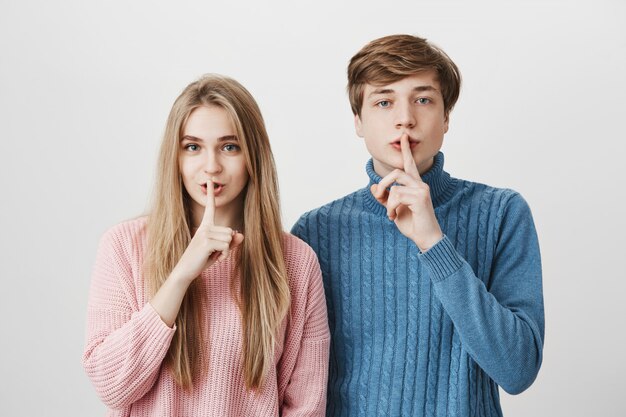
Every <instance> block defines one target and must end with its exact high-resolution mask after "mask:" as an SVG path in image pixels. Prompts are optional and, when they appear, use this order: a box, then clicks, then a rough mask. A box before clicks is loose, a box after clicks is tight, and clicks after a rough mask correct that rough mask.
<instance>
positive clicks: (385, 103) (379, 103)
mask: <svg viewBox="0 0 626 417" xmlns="http://www.w3.org/2000/svg"><path fill="white" fill-rule="evenodd" d="M377 105H378V107H382V108H385V107H389V106H390V105H391V103H390V102H389V101H388V100H382V101H379V102H378V103H377Z"/></svg>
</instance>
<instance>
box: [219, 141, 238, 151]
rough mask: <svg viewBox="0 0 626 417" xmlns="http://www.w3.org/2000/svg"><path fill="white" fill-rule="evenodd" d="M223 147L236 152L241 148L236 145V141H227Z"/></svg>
mask: <svg viewBox="0 0 626 417" xmlns="http://www.w3.org/2000/svg"><path fill="white" fill-rule="evenodd" d="M222 149H223V150H225V151H226V152H236V151H238V150H239V146H237V145H235V144H234V143H227V144H226V145H224V147H223V148H222Z"/></svg>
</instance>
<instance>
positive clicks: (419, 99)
mask: <svg viewBox="0 0 626 417" xmlns="http://www.w3.org/2000/svg"><path fill="white" fill-rule="evenodd" d="M417 102H418V103H419V104H428V103H430V99H429V98H425V97H420V98H418V99H417Z"/></svg>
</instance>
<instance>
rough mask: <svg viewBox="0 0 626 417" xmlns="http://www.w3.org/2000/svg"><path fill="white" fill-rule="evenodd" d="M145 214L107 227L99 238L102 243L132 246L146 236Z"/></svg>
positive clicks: (146, 220)
mask: <svg viewBox="0 0 626 417" xmlns="http://www.w3.org/2000/svg"><path fill="white" fill-rule="evenodd" d="M147 222H148V217H147V216H141V217H136V218H134V219H130V220H125V221H123V222H120V223H118V224H116V225H114V226H111V227H109V228H108V229H107V230H106V231H105V232H104V234H103V235H102V238H101V243H102V244H108V245H112V246H117V247H120V246H121V247H132V246H136V245H137V244H139V243H141V242H143V241H144V239H145V236H146V226H147Z"/></svg>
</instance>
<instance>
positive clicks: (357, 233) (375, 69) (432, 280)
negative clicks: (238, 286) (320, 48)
mask: <svg viewBox="0 0 626 417" xmlns="http://www.w3.org/2000/svg"><path fill="white" fill-rule="evenodd" d="M460 82H461V81H460V75H459V71H458V69H457V67H456V65H455V64H454V63H453V62H452V61H451V60H450V58H449V57H448V56H447V55H446V54H445V53H444V52H443V51H441V50H439V49H438V48H436V47H435V46H433V45H432V44H430V43H429V42H427V41H426V40H425V39H421V38H418V37H414V36H408V35H396V36H388V37H384V38H381V39H377V40H375V41H373V42H371V43H369V44H368V45H366V46H365V47H364V48H363V49H362V50H361V51H359V52H358V53H357V54H356V55H355V56H354V57H353V58H352V60H351V61H350V64H349V67H348V92H349V97H350V104H351V106H352V111H353V113H354V115H355V126H356V131H357V134H358V135H359V136H360V137H362V138H363V139H364V141H365V146H366V147H367V149H368V151H369V153H370V154H371V156H372V159H371V160H370V161H369V162H368V163H367V165H366V172H367V175H368V176H369V185H368V186H366V187H365V188H363V189H360V190H358V191H356V192H354V193H352V194H349V195H347V196H345V197H343V198H341V199H339V200H337V201H334V202H332V203H329V204H327V205H325V206H323V207H320V208H318V209H316V210H313V211H311V212H308V213H306V214H304V215H303V216H302V217H301V218H300V219H299V220H298V222H297V223H296V224H295V226H294V227H293V231H292V232H293V233H294V234H295V235H297V236H299V237H300V238H302V239H303V240H305V241H306V242H308V243H309V244H310V245H311V246H312V247H313V249H314V250H315V251H316V253H317V255H318V257H319V261H320V264H321V267H322V274H323V276H324V286H325V291H326V300H327V304H328V315H329V321H330V329H331V341H332V342H331V343H332V345H331V357H330V369H329V381H328V384H329V385H328V405H327V415H328V416H383V415H385V416H501V415H502V411H501V408H500V401H499V394H498V387H502V388H503V389H504V390H505V391H507V392H509V393H512V394H517V393H520V392H522V391H524V390H525V389H526V388H528V387H529V386H530V384H532V382H533V381H534V379H535V377H536V376H537V372H538V371H539V367H540V366H541V360H542V349H543V337H544V313H543V295H542V285H541V261H540V256H539V246H538V242H537V235H536V232H535V227H534V224H533V220H532V216H531V212H530V209H529V208H528V205H527V204H526V202H525V201H524V199H523V198H522V197H521V196H520V195H519V194H518V193H516V192H514V191H511V190H508V189H497V188H493V187H489V186H486V185H483V184H478V183H474V182H470V181H465V180H460V179H456V178H453V177H451V176H450V175H449V174H448V173H447V172H446V171H444V170H443V164H444V157H443V154H442V153H441V152H440V151H439V150H440V148H441V145H442V142H443V137H444V134H445V133H446V132H447V130H448V123H449V116H450V112H451V110H452V108H453V107H454V104H455V102H456V100H457V98H458V95H459V89H460Z"/></svg>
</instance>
